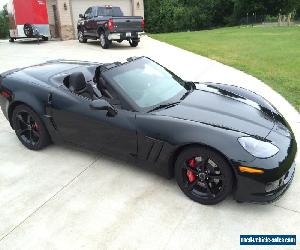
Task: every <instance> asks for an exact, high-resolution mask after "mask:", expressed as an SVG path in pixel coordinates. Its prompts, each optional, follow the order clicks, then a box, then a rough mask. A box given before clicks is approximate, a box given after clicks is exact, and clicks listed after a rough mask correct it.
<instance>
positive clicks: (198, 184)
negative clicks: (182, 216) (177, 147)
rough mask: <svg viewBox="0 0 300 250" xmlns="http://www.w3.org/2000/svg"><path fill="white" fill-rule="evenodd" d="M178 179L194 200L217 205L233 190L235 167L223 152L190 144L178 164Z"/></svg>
mask: <svg viewBox="0 0 300 250" xmlns="http://www.w3.org/2000/svg"><path fill="white" fill-rule="evenodd" d="M175 176H176V181H177V183H178V185H179V187H180V189H181V190H182V191H183V193H185V194H186V195H187V196H188V197H189V198H191V199H192V200H194V201H196V202H199V203H201V204H204V205H214V204H217V203H219V202H221V201H222V200H224V199H225V198H226V197H227V195H229V194H230V193H231V190H232V185H233V174H232V170H231V168H230V166H229V164H228V163H227V161H226V160H225V159H224V157H223V156H221V155H220V154H219V153H217V152H215V151H213V150H211V149H208V148H206V147H189V148H187V149H185V150H183V151H182V152H181V154H180V155H179V156H178V158H177V161H176V165H175Z"/></svg>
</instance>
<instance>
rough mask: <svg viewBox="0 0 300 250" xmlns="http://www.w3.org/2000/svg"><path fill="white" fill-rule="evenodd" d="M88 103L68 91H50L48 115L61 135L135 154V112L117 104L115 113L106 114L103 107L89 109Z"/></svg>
mask: <svg viewBox="0 0 300 250" xmlns="http://www.w3.org/2000/svg"><path fill="white" fill-rule="evenodd" d="M91 103H92V100H90V99H87V98H85V97H82V96H79V95H76V94H74V93H72V92H68V91H66V93H65V94H64V97H62V96H61V95H55V94H52V100H51V108H52V118H53V122H54V124H55V126H56V127H57V130H58V132H59V134H60V135H61V137H62V138H63V139H64V140H65V141H68V142H72V143H75V144H77V145H81V146H84V147H87V148H92V149H94V150H104V151H110V152H113V153H118V154H124V155H128V154H130V155H136V154H137V135H136V118H135V117H136V116H135V113H134V112H131V111H127V110H123V109H122V108H117V114H116V115H115V116H113V117H109V116H107V111H105V110H93V109H92V108H91V107H90V105H91Z"/></svg>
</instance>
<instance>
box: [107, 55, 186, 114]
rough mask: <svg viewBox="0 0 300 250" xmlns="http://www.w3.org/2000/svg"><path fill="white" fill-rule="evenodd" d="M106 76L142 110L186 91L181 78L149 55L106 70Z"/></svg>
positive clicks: (166, 101) (164, 102) (169, 100)
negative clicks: (107, 71) (107, 73)
mask: <svg viewBox="0 0 300 250" xmlns="http://www.w3.org/2000/svg"><path fill="white" fill-rule="evenodd" d="M109 78H111V79H112V80H113V83H114V84H115V85H117V87H118V88H119V89H121V90H122V92H124V93H125V94H126V96H128V97H129V98H130V99H131V101H133V102H134V103H135V105H137V106H138V107H139V108H142V109H145V108H153V107H154V106H157V105H161V104H167V103H171V102H176V101H179V100H180V97H182V95H183V94H184V93H186V91H187V90H186V89H185V88H184V81H183V80H181V79H180V78H179V77H177V76H176V75H174V74H173V73H171V72H170V71H168V70H167V69H165V68H164V67H162V66H160V65H159V64H157V63H155V62H153V61H151V60H150V59H148V58H141V59H137V60H135V61H133V62H130V63H127V64H124V65H122V66H119V67H116V68H113V69H112V70H109Z"/></svg>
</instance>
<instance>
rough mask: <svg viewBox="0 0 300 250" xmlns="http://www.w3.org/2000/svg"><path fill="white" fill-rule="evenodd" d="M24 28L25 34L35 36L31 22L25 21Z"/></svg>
mask: <svg viewBox="0 0 300 250" xmlns="http://www.w3.org/2000/svg"><path fill="white" fill-rule="evenodd" d="M23 29H24V34H25V36H27V37H33V27H32V25H31V24H29V23H25V24H24V28H23Z"/></svg>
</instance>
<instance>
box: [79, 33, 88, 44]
mask: <svg viewBox="0 0 300 250" xmlns="http://www.w3.org/2000/svg"><path fill="white" fill-rule="evenodd" d="M78 41H79V42H80V43H86V42H87V39H86V38H85V36H84V34H83V31H82V30H78Z"/></svg>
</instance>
